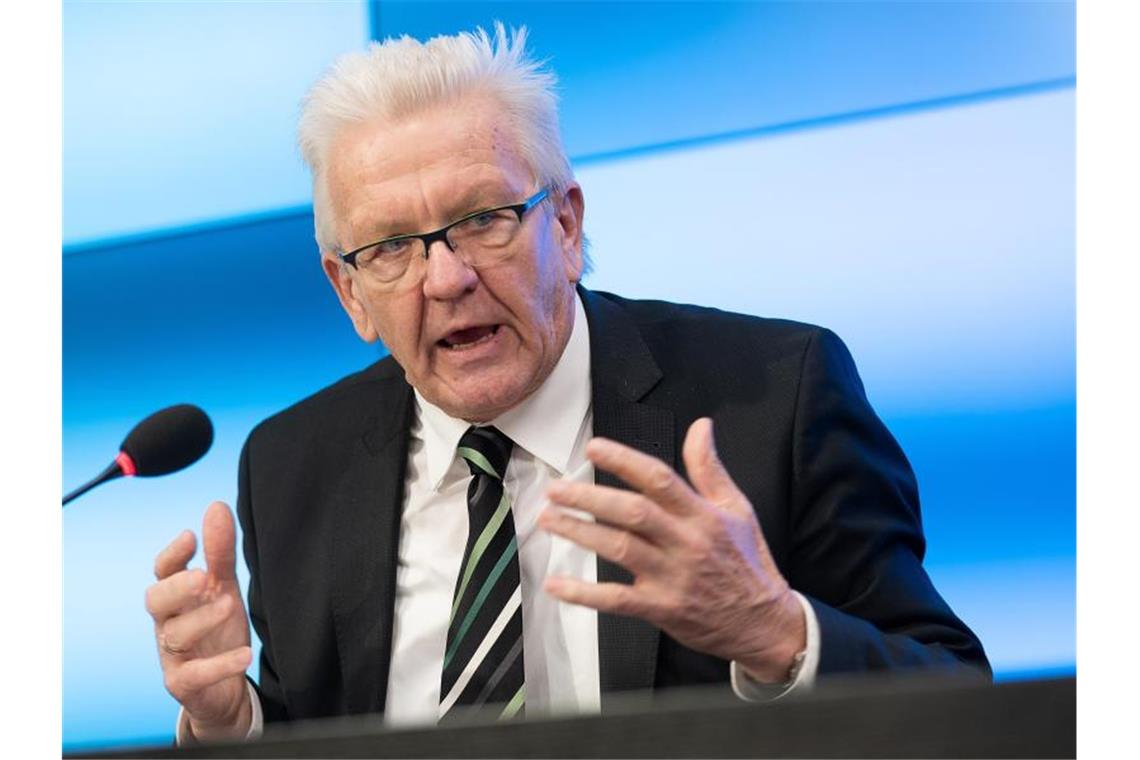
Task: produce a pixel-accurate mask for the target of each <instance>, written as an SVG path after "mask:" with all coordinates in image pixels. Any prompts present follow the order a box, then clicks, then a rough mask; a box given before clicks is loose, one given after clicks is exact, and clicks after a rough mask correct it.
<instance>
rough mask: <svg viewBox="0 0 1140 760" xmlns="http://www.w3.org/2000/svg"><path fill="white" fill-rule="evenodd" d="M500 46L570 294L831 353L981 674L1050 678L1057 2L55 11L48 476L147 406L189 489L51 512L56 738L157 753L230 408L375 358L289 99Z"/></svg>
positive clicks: (232, 450)
mask: <svg viewBox="0 0 1140 760" xmlns="http://www.w3.org/2000/svg"><path fill="white" fill-rule="evenodd" d="M496 19H501V20H503V21H504V22H506V23H508V24H523V23H525V24H527V25H528V26H529V27H530V29H531V32H532V34H531V47H532V49H533V50H534V51H535V52H536V53H537V54H538V55H539V56H540V57H545V58H549V59H550V61H551V64H552V66H553V67H554V68H555V69H556V70H557V71H558V73H559V75H560V78H561V95H562V110H563V131H564V133H565V140H566V145H567V148H568V151H569V152H570V154H571V156H572V159H573V162H574V165H575V170H576V172H577V174H578V178H579V180H580V182H581V183H582V185H583V188H584V191H585V196H586V201H587V202H586V209H587V212H586V231H587V233H588V234H589V235H590V237H591V239H592V241H593V246H594V247H593V255H594V259H595V263H596V271H595V273H594V274H593V275H592V276H591V277H590V278H589V280H588V281H587V285H589V286H591V287H595V288H600V289H608V290H614V291H617V292H621V293H623V294H626V295H633V296H642V295H643V296H653V297H662V298H669V299H673V300H679V301H687V302H693V303H704V304H710V305H716V306H721V307H723V308H729V309H734V310H738V311H746V312H750V313H756V314H764V315H773V316H783V317H791V318H796V319H803V320H807V321H812V322H817V323H822V324H825V325H827V326H829V327H832V328H833V329H835V330H836V331H837V332H839V334H840V335H841V336H843V337H844V338H845V340H846V341H847V342H848V344H849V345H850V347H851V349H852V351H853V352H854V354H855V357H856V360H857V361H858V363H859V365H860V368H861V370H862V373H863V376H864V380H865V383H866V386H867V390H868V393H869V395H870V397H871V400H872V402H873V403H874V404H875V405H876V408H877V409H878V410H879V411H880V413H881V415H882V416H883V417H884V419H885V420H886V421H887V423H888V425H889V426H890V427H891V429H892V430H893V431H894V433H895V434H896V436H897V437H898V438H899V439H900V441H901V443H902V444H903V447H904V449H905V450H906V451H907V453H908V455H909V456H910V458H911V461H912V463H913V465H914V467H915V470H916V472H917V475H918V479H919V484H920V488H921V492H922V498H923V514H924V520H925V526H926V530H927V535H928V538H929V544H930V548H929V553H928V563H927V564H928V567H929V568H930V571H931V574H932V575H933V576H934V579H935V581H936V583H937V584H938V585H939V587H940V589H941V590H942V591H943V593H944V595H945V596H946V597H947V598H948V599H949V600H950V602H951V603H952V604H953V605H954V606H955V608H956V609H957V610H958V612H959V613H960V614H961V615H962V616H963V617H964V618H965V619H966V620H967V622H969V623H970V624H971V625H972V626H974V628H975V629H976V630H977V631H978V633H979V634H980V635H981V637H982V639H983V642H984V643H985V645H986V648H987V651H988V652H989V654H990V657H991V660H992V661H993V664H994V666H995V669H996V671H997V675H998V677H999V678H1016V677H1023V676H1024V675H1026V674H1031V673H1039V672H1042V671H1048V670H1058V669H1060V670H1071V669H1072V668H1073V667H1074V660H1075V648H1074V628H1075V615H1074V607H1075V604H1074V600H1075V591H1074V587H1075V584H1074V575H1075V570H1074V567H1075V362H1074V354H1075V351H1074V282H1073V279H1074V277H1073V270H1074V258H1073V247H1074V238H1073V214H1074V197H1073V192H1074V191H1073V165H1074V140H1073V132H1074V87H1075V63H1074V11H1073V6H1072V4H1071V3H1063V2H1040V3H1037V2H1022V3H1004V2H993V3H986V2H977V3H959V2H947V3H939V2H913V3H908V2H894V3H878V2H867V3H861V2H848V3H784V2H779V3H764V2H730V3H710V2H704V3H684V2H661V3H654V2H627V3H597V2H563V3H549V4H546V3H525V2H506V3H476V2H470V3H445V2H380V3H363V2H361V3H289V4H276V3H270V4H266V3H252V2H251V3H226V4H213V3H177V2H173V3H161V4H149V3H147V4H117V3H115V4H112V3H98V2H95V3H71V2H66V3H65V5H64V33H65V38H64V41H65V60H64V77H65V80H64V97H65V100H64V112H65V120H66V121H65V128H64V135H65V140H64V143H65V144H64V159H65V164H64V167H65V169H64V172H65V174H64V191H65V192H64V220H65V222H64V223H65V229H64V239H65V242H66V247H65V250H64V266H63V296H64V315H63V317H64V321H63V330H64V334H63V351H64V354H63V370H64V377H63V412H64V472H63V484H64V487H65V488H66V487H71V486H74V485H76V484H78V483H79V482H81V481H83V480H86V479H87V478H88V477H90V475H91V474H93V473H94V472H96V471H98V470H99V469H102V467H103V466H105V465H106V463H107V462H108V461H109V459H110V458H111V457H112V456H113V455H114V453H115V451H116V450H117V446H118V444H119V442H120V440H121V438H122V436H123V435H124V434H125V432H126V431H127V430H128V429H129V428H130V426H131V425H132V424H133V423H134V422H135V421H136V420H137V419H138V418H140V417H142V416H143V415H145V414H147V413H149V412H150V411H152V410H153V409H155V408H158V407H160V406H164V405H167V404H171V403H176V402H180V401H191V402H194V403H198V404H200V405H202V406H203V407H205V408H206V409H207V410H208V411H209V412H210V414H211V416H212V417H213V418H214V421H215V425H216V427H217V439H216V443H215V445H214V448H213V449H212V451H211V452H210V453H209V454H208V455H207V457H206V458H205V459H204V460H203V461H202V462H201V463H200V464H198V465H196V466H195V467H194V468H193V469H191V470H188V471H186V472H184V473H180V474H178V475H175V476H172V477H170V478H166V479H160V480H154V481H135V482H125V481H120V482H117V483H114V484H111V485H108V486H105V487H104V488H102V489H100V490H98V491H95V492H92V493H91V494H90V495H88V496H86V497H84V499H83V500H82V501H78V502H76V503H75V504H74V505H73V506H71V507H69V508H68V510H67V512H66V513H65V515H64V536H63V540H64V542H65V543H64V550H65V551H64V563H65V566H64V652H63V657H64V684H63V687H64V716H63V720H64V742H65V745H66V746H67V747H68V748H78V747H83V746H94V745H107V744H128V743H139V742H148V741H167V740H169V739H170V737H171V735H172V729H173V722H174V717H175V714H176V711H177V706H176V705H175V704H174V702H173V700H171V699H170V698H169V696H167V695H166V693H165V691H164V690H163V688H162V680H161V675H160V672H159V670H158V666H157V657H156V655H155V653H154V651H153V648H154V644H153V638H152V631H151V624H150V621H149V618H148V617H147V615H146V613H145V611H144V610H143V606H142V594H143V590H144V589H145V587H146V586H147V585H148V584H149V582H150V580H151V567H152V563H153V555H154V553H155V552H156V551H157V550H158V549H159V548H161V547H162V546H163V545H165V543H166V542H167V541H169V540H170V538H172V537H173V536H174V535H175V534H176V533H177V532H178V531H179V530H180V529H182V528H184V527H194V528H195V529H196V528H197V526H198V524H199V521H200V516H201V512H202V510H203V509H204V507H205V505H206V504H207V503H208V502H209V501H211V500H213V499H216V498H222V499H225V500H227V501H231V503H232V500H233V497H234V492H235V472H236V461H237V452H238V450H239V449H240V446H241V443H242V440H243V439H244V436H245V435H246V434H247V433H248V431H249V429H250V428H251V427H252V426H253V425H254V424H256V422H257V421H258V420H260V419H261V418H263V417H265V416H266V415H268V414H271V413H272V412H273V411H276V410H278V409H280V408H281V407H283V406H285V405H287V404H289V403H291V402H293V401H295V400H297V399H299V398H301V397H302V396H304V395H307V394H308V393H310V392H312V391H313V390H315V389H316V388H318V387H320V386H322V385H324V384H326V383H328V382H330V381H332V380H334V379H335V378H337V377H339V376H341V375H343V374H345V373H347V372H349V371H352V370H354V369H356V368H359V367H360V366H362V365H364V364H366V363H368V362H371V361H373V360H375V359H376V358H377V357H379V356H381V355H383V348H382V347H376V346H365V345H364V344H361V343H360V342H359V341H358V340H357V339H356V337H355V335H354V333H353V332H352V330H351V328H350V326H349V323H348V321H347V319H346V318H345V317H344V315H343V314H342V313H341V312H340V311H339V307H338V305H337V304H336V301H335V298H334V297H333V295H332V292H331V290H330V289H329V288H328V286H327V285H326V284H325V281H324V277H323V275H322V274H321V273H320V271H319V269H318V266H317V253H316V249H315V245H314V244H313V242H312V218H311V213H310V210H309V206H308V204H309V191H308V179H307V177H306V176H305V173H304V171H303V167H302V166H301V163H300V160H299V158H298V156H297V152H296V150H295V148H294V147H293V144H292V134H293V129H294V125H295V118H296V114H297V108H298V101H299V100H300V97H301V95H302V94H303V92H304V91H305V89H306V88H307V87H308V85H309V84H311V83H312V81H313V80H314V79H315V78H316V77H317V76H318V75H319V73H320V71H321V70H322V68H323V67H324V66H325V65H327V64H328V63H329V62H331V60H332V59H333V58H334V57H335V55H336V54H337V53H339V52H343V51H346V50H350V49H357V48H360V47H361V46H362V45H363V44H365V42H366V40H367V39H368V38H369V37H370V36H371V35H376V34H379V35H381V36H388V35H399V34H404V33H408V34H412V35H415V36H420V37H423V36H430V35H432V34H437V33H444V32H448V33H450V32H454V31H456V30H458V29H463V28H469V27H472V26H474V25H476V24H482V25H484V26H489V25H490V24H491V23H492V22H493V21H494V20H496Z"/></svg>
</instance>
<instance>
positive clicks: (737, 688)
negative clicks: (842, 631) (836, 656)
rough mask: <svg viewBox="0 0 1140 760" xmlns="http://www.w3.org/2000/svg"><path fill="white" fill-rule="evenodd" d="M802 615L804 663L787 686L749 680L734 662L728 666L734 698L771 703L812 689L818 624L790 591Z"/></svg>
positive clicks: (808, 604) (799, 596)
mask: <svg viewBox="0 0 1140 760" xmlns="http://www.w3.org/2000/svg"><path fill="white" fill-rule="evenodd" d="M792 593H793V594H795V595H796V599H797V600H799V603H800V607H801V609H803V611H804V627H805V628H807V645H806V646H805V647H804V662H803V665H802V666H801V667H800V671H799V673H797V674H796V677H795V680H793V681H792V682H791V683H763V682H762V681H757V680H756V679H754V678H752V677H751V676H750V675H748V673H747V672H746V671H745V670H744V668H743V667H742V666H741V665H739V664H738V663H737V662H736V661H735V660H733V661H732V664H731V665H730V666H729V676H730V678H731V680H732V690H733V691H734V692H735V693H736V696H738V697H740V698H741V699H743V700H745V701H747V702H771V701H772V700H775V699H779V698H780V697H783V696H785V695H787V694H790V693H792V692H793V691H808V690H810V689H811V687H812V686H814V685H815V676H816V672H817V671H818V670H819V620H818V619H817V618H816V616H815V610H814V609H812V606H811V602H809V601H808V600H807V599H806V598H805V597H804V595H803V594H801V593H799V592H798V591H793V592H792Z"/></svg>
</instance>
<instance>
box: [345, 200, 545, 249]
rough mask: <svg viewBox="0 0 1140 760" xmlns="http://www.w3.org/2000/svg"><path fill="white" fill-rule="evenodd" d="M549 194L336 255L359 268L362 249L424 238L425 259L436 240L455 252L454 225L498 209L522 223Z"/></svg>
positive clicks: (489, 209) (478, 212) (395, 236)
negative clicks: (512, 215) (450, 236)
mask: <svg viewBox="0 0 1140 760" xmlns="http://www.w3.org/2000/svg"><path fill="white" fill-rule="evenodd" d="M549 195H550V191H549V189H548V188H545V187H544V188H541V189H540V190H539V191H538V192H537V193H535V194H534V195H532V196H530V197H529V198H527V199H526V200H525V201H523V202H521V203H508V204H506V205H503V206H495V207H494V208H485V209H480V210H479V211H473V212H471V213H470V214H467V215H466V216H464V217H461V218H459V219H456V220H455V221H454V222H452V223H451V224H448V225H445V226H443V227H440V228H439V229H438V230H433V231H432V232H422V233H419V234H409V235H393V236H392V237H386V238H383V239H382V240H377V241H376V242H374V243H369V244H368V245H362V246H360V247H359V248H357V249H355V250H352V251H349V252H348V253H341V252H340V251H337V254H336V255H337V258H339V259H340V260H341V261H343V262H344V263H345V264H348V265H349V266H350V267H352V268H353V269H357V266H356V256H357V254H359V253H361V252H362V251H366V250H368V249H369V248H372V247H374V246H377V245H381V244H383V243H391V242H394V241H396V240H422V241H423V243H424V258H425V259H426V258H427V257H428V256H429V255H430V252H431V246H432V243H434V242H436V241H437V240H442V241H443V244H444V245H446V246H447V249H448V250H449V251H451V252H452V253H455V248H454V247H453V246H452V245H451V241H450V240H448V239H447V233H449V232H451V230H452V228H453V227H458V226H459V225H461V224H463V223H464V222H469V221H471V220H472V219H474V218H475V217H477V216H482V215H483V214H493V213H495V212H496V211H513V212H515V214H516V215H517V216H518V218H519V224H522V220H523V215H524V214H526V212H528V211H530V210H531V209H532V208H534V207H535V206H537V205H538V204H540V203H542V202H543V201H544V200H546V199H547V197H549Z"/></svg>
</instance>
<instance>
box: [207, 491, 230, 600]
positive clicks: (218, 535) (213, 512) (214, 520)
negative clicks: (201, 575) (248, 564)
mask: <svg viewBox="0 0 1140 760" xmlns="http://www.w3.org/2000/svg"><path fill="white" fill-rule="evenodd" d="M236 535H237V530H236V528H235V527H234V516H233V514H232V513H231V512H230V508H229V507H228V506H226V505H225V503H223V502H220V501H215V502H214V503H213V504H211V505H210V506H209V507H207V508H206V515H205V517H203V518H202V553H203V554H204V555H205V557H206V572H207V573H209V574H210V578H211V579H212V580H216V581H229V580H233V579H234V578H235V575H234V542H235V537H236Z"/></svg>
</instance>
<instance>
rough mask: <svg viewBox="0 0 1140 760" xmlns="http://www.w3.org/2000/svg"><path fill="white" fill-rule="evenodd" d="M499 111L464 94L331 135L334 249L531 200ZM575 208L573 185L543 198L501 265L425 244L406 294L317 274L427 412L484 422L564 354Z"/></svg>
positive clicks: (577, 251)
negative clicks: (427, 405)
mask: <svg viewBox="0 0 1140 760" xmlns="http://www.w3.org/2000/svg"><path fill="white" fill-rule="evenodd" d="M500 111H501V108H499V107H498V106H497V104H496V103H495V102H494V101H493V100H491V99H490V98H487V97H482V96H469V97H467V98H465V99H464V100H462V101H461V102H459V103H457V104H454V105H451V106H448V107H443V108H433V109H430V110H428V111H425V112H423V113H420V114H416V115H414V116H412V117H410V118H408V119H406V120H404V121H400V122H398V123H395V124H392V123H374V122H373V123H365V124H360V125H356V126H353V127H350V128H347V129H345V130H344V131H343V132H341V133H340V134H339V135H338V136H337V138H336V140H334V142H333V145H332V147H331V150H330V156H331V158H330V161H329V163H328V167H327V174H326V182H327V187H328V193H329V200H330V207H331V212H332V217H333V222H334V224H335V229H336V236H337V240H338V242H339V243H340V245H341V246H342V248H343V249H344V250H352V249H354V248H357V247H359V246H362V245H367V244H368V243H372V242H375V241H377V240H380V239H381V238H385V237H389V236H391V235H396V234H406V233H419V232H427V231H430V230H434V229H437V228H439V227H442V226H443V225H445V224H448V223H450V222H452V221H454V220H456V219H458V218H460V217H462V216H464V215H465V214H468V213H470V212H472V211H476V210H480V209H484V208H490V207H493V206H500V205H504V204H508V203H519V202H521V201H522V200H524V199H525V198H527V197H529V196H530V195H533V194H534V193H535V192H536V191H537V190H539V189H540V188H539V187H538V186H537V185H536V181H535V179H534V177H533V174H532V172H531V171H530V170H529V169H528V168H527V167H526V165H525V164H524V162H523V160H522V159H521V158H520V157H519V155H518V151H517V149H516V147H515V146H516V139H515V136H514V133H513V132H512V130H511V127H510V124H509V123H508V122H507V120H506V119H504V118H503V117H502V116H501V115H500V113H499V112H500ZM582 209H583V204H582V194H581V190H580V189H579V188H578V186H577V185H573V186H572V187H571V188H570V190H568V191H567V193H565V194H564V195H561V196H557V197H555V196H554V195H551V198H550V199H549V200H547V201H544V202H542V203H540V204H539V205H538V206H536V207H535V208H533V209H531V210H530V211H528V212H527V213H526V215H525V216H524V217H523V221H522V226H521V228H520V230H519V232H518V235H517V236H516V238H515V239H514V241H513V242H512V243H511V246H512V251H511V255H510V257H509V258H507V259H506V260H505V261H503V262H502V263H499V264H496V265H494V266H489V267H484V268H481V269H473V268H471V267H469V266H468V265H467V264H466V263H464V261H463V260H462V259H461V258H459V256H457V255H456V254H454V253H452V252H451V251H450V250H449V249H448V248H447V246H446V245H444V244H443V243H441V242H437V243H434V244H433V245H432V247H431V250H430V251H429V256H428V260H427V261H426V262H418V263H417V262H414V263H413V265H412V268H411V271H410V272H409V274H411V272H414V271H417V270H418V271H423V272H424V275H423V278H422V280H420V281H419V282H416V283H414V285H412V286H411V287H408V286H407V285H408V283H407V281H404V282H403V283H400V284H398V285H397V286H396V287H394V288H393V287H391V286H383V285H380V284H379V283H378V282H377V281H376V280H375V279H374V278H371V277H370V276H369V274H368V273H367V272H366V271H363V270H360V271H357V270H352V269H349V268H347V267H345V266H343V265H342V264H340V262H339V261H338V260H337V258H336V257H335V256H333V255H330V254H327V253H326V254H325V255H324V257H323V260H322V264H323V267H324V270H325V273H326V274H327V275H328V277H329V280H330V281H331V282H332V285H333V287H334V289H335V290H336V292H337V295H338V296H339V298H340V301H341V304H342V305H343V306H344V308H345V311H347V312H348V315H349V317H351V318H352V321H353V325H354V326H355V327H356V331H357V333H359V335H360V337H361V338H363V339H364V340H366V341H373V340H376V339H377V338H379V339H380V340H381V341H383V342H384V345H386V346H387V347H388V349H389V350H390V351H391V352H392V356H393V357H394V358H395V359H396V361H397V362H399V363H400V366H401V367H403V369H404V372H405V374H406V376H407V379H408V382H409V383H411V384H412V385H413V386H415V388H416V389H417V390H418V391H419V392H420V393H421V394H423V396H424V398H426V399H427V400H428V401H430V402H432V403H433V404H435V405H437V406H439V407H440V408H441V409H443V410H444V411H446V412H447V413H448V414H450V415H452V416H453V417H458V418H461V419H465V420H468V421H472V422H484V421H487V420H490V419H492V418H494V417H495V416H497V415H499V414H501V413H502V412H505V411H506V410H508V409H510V408H511V407H513V406H515V405H516V404H518V403H519V402H520V401H522V400H523V399H524V398H526V397H527V396H528V395H530V393H531V392H533V391H534V390H535V389H536V388H538V386H539V385H540V384H541V383H542V381H543V380H545V379H546V377H547V376H548V375H549V374H550V372H551V370H552V369H553V368H554V365H555V364H556V363H557V362H558V359H559V357H560V356H561V355H562V350H563V348H565V346H566V341H567V340H568V339H569V336H570V330H571V328H572V326H573V318H574V301H573V299H574V297H575V296H574V284H575V283H576V282H577V281H578V279H579V277H580V276H581V271H582V256H581V221H582ZM420 264H423V265H424V266H423V267H422V268H420V267H419V265H420Z"/></svg>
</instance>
